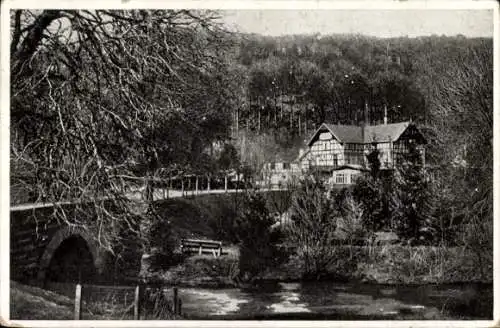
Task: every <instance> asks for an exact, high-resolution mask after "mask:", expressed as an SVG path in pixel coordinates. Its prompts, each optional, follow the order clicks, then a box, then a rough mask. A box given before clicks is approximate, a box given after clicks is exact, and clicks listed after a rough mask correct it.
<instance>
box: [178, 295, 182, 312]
mask: <svg viewBox="0 0 500 328" xmlns="http://www.w3.org/2000/svg"><path fill="white" fill-rule="evenodd" d="M177 314H178V315H182V299H181V298H180V297H179V304H178V305H177Z"/></svg>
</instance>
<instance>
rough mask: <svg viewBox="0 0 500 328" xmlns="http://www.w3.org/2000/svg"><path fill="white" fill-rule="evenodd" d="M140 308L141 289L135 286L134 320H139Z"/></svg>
mask: <svg viewBox="0 0 500 328" xmlns="http://www.w3.org/2000/svg"><path fill="white" fill-rule="evenodd" d="M140 306H141V287H140V285H137V286H135V295H134V320H139V316H140Z"/></svg>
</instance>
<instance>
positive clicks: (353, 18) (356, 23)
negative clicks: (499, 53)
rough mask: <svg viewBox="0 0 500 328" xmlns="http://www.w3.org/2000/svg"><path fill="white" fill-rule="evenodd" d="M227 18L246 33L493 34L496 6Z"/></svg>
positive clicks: (240, 13)
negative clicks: (489, 8)
mask: <svg viewBox="0 0 500 328" xmlns="http://www.w3.org/2000/svg"><path fill="white" fill-rule="evenodd" d="M224 15H225V16H224V18H223V21H224V22H225V23H226V24H227V25H228V26H230V27H231V28H232V29H237V30H238V31H240V32H245V33H258V34H264V35H271V36H278V35H286V34H315V33H321V34H323V35H326V34H339V33H340V34H344V33H348V34H364V35H370V36H377V37H398V36H409V37H416V36H423V35H432V34H437V35H442V34H444V35H457V34H463V35H465V36H467V37H492V36H493V11H492V10H484V9H483V10H450V9H446V10H434V9H433V10H415V9H408V10H378V9H377V10H338V9H337V10H227V11H225V12H224Z"/></svg>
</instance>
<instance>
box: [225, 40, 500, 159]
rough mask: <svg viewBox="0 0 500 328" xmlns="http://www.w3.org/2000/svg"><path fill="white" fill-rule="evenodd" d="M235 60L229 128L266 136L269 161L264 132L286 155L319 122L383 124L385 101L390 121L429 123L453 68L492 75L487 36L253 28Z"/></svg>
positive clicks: (246, 136) (241, 42) (450, 80)
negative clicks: (288, 32) (269, 32)
mask: <svg viewBox="0 0 500 328" xmlns="http://www.w3.org/2000/svg"><path fill="white" fill-rule="evenodd" d="M232 60H233V63H232V69H233V71H234V73H235V74H236V75H237V76H238V79H236V81H234V83H235V84H236V87H235V88H234V90H236V91H237V92H238V97H239V98H240V101H238V103H239V106H236V108H235V109H234V111H235V112H234V113H233V118H232V121H233V133H234V134H233V135H238V140H239V143H240V144H241V143H248V139H249V138H250V139H255V140H257V141H256V142H258V139H262V135H265V136H267V140H266V142H265V144H266V147H267V148H268V149H269V151H268V153H269V154H270V156H267V157H268V158H266V159H267V160H270V159H271V158H272V157H274V155H275V154H276V151H275V150H274V149H273V147H271V146H270V144H269V139H271V140H274V142H275V144H276V146H278V148H284V150H283V149H282V151H281V156H280V157H285V158H290V157H291V155H290V154H289V153H298V152H297V148H298V147H299V146H300V145H301V143H302V142H303V140H304V138H306V137H307V136H308V135H309V134H310V133H311V132H312V130H314V129H315V128H316V127H317V126H318V125H319V124H320V123H321V122H324V121H328V122H333V123H339V124H361V123H363V122H364V121H368V122H369V123H371V124H375V123H380V122H382V120H383V116H384V107H385V106H386V107H387V112H388V119H389V122H398V121H403V120H410V119H412V120H414V121H417V122H418V123H419V125H421V126H425V127H428V128H431V126H432V125H433V124H434V123H436V121H435V120H433V118H435V117H436V115H437V116H441V114H442V113H440V111H439V108H440V104H441V103H442V101H443V97H442V95H441V94H440V93H441V92H443V91H445V90H444V89H446V88H447V87H452V86H453V84H454V82H456V81H454V80H453V79H457V78H466V77H465V75H463V74H461V73H459V74H458V75H457V74H456V73H457V72H460V71H461V70H462V69H463V68H465V67H471V68H472V71H475V72H477V69H478V68H477V65H476V64H480V63H484V64H487V66H486V69H489V70H488V71H487V72H482V73H481V74H483V75H484V77H485V78H486V77H488V78H489V79H490V80H491V78H492V77H491V74H492V40H491V39H485V38H474V39H471V38H465V37H463V36H455V37H448V36H428V37H427V36H426V37H419V38H406V37H404V38H403V37H401V38H389V39H382V38H375V37H368V36H362V35H327V36H323V35H319V34H318V35H296V36H282V37H268V36H262V35H256V34H251V35H239V36H238V45H237V50H236V54H235V57H234V58H233V59H232ZM486 74H487V75H486ZM365 110H366V114H365ZM449 119H451V118H449ZM236 132H238V133H236ZM256 135H258V136H259V137H257V136H256ZM243 139H245V140H243ZM261 143H262V141H261ZM247 148H248V147H247ZM254 148H257V149H258V151H260V152H262V151H265V149H263V147H254ZM287 148H289V149H290V148H292V149H294V151H288V152H287V151H286V149H287ZM278 153H280V151H278ZM431 155H432V154H431ZM242 156H243V157H245V156H247V157H248V160H250V158H251V157H252V156H250V155H248V154H242ZM255 164H257V163H255ZM257 166H258V165H257Z"/></svg>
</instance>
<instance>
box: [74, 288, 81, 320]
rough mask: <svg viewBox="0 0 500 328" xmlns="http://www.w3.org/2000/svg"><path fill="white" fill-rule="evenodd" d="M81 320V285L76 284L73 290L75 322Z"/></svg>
mask: <svg viewBox="0 0 500 328" xmlns="http://www.w3.org/2000/svg"><path fill="white" fill-rule="evenodd" d="M81 318H82V285H80V284H76V289H75V320H80V319H81Z"/></svg>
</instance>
